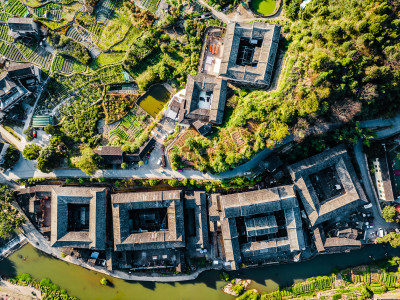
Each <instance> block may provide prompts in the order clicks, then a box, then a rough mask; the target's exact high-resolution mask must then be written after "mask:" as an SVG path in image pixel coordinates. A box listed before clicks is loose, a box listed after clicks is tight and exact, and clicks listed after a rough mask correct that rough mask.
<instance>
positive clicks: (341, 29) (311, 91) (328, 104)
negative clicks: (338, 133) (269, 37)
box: [173, 0, 400, 173]
mask: <svg viewBox="0 0 400 300" xmlns="http://www.w3.org/2000/svg"><path fill="white" fill-rule="evenodd" d="M285 2H286V1H285ZM300 2H301V1H300ZM285 5H286V8H287V10H286V15H287V17H288V19H284V20H281V21H280V23H281V25H282V30H283V34H284V36H285V39H286V40H285V41H284V42H281V47H282V48H283V47H285V46H287V53H286V57H285V63H284V68H283V74H281V80H280V86H279V89H278V90H276V91H271V92H267V91H253V92H245V91H240V92H237V93H236V95H235V96H234V97H233V98H232V99H230V100H229V101H228V104H227V106H228V109H227V111H226V112H225V119H226V120H225V123H224V124H223V125H222V126H221V127H220V128H217V132H214V134H212V135H211V136H210V137H208V138H204V137H200V136H196V137H194V138H193V139H191V140H189V142H187V143H185V145H183V146H181V147H175V149H174V151H173V162H174V163H175V165H179V161H180V160H182V159H184V160H185V159H186V160H191V161H193V162H194V163H195V166H196V167H197V168H198V169H200V170H201V171H211V172H215V173H220V172H224V171H227V170H228V169H229V168H232V167H235V166H237V165H239V164H240V163H243V162H244V161H245V160H247V159H249V158H251V157H252V155H254V153H256V152H258V151H259V150H261V149H263V148H265V147H270V146H273V145H275V144H276V143H277V142H281V141H282V140H283V139H284V138H285V137H286V136H288V135H289V134H293V133H294V134H296V136H297V137H299V138H300V139H301V137H303V136H305V134H306V133H307V130H308V128H309V127H310V126H314V125H319V124H325V123H331V122H343V123H345V122H349V121H352V120H358V119H366V118H377V117H388V116H392V115H394V114H396V113H397V112H398V109H399V107H400V105H399V104H400V101H399V94H400V86H399V82H400V36H399V34H400V19H399V14H400V5H399V1H397V0H394V1H378V0H365V1H358V0H313V1H311V2H310V3H309V4H307V6H306V8H305V9H300V8H299V1H297V0H292V1H287V2H286V4H285ZM285 43H286V45H285ZM237 136H240V139H239V140H240V141H244V143H242V142H241V143H238V139H237V138H236V137H237Z"/></svg>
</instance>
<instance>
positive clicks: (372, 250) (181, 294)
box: [0, 244, 400, 300]
mask: <svg viewBox="0 0 400 300" xmlns="http://www.w3.org/2000/svg"><path fill="white" fill-rule="evenodd" d="M386 252H388V256H389V257H390V256H395V255H400V250H396V249H393V248H390V247H387V246H382V245H373V246H367V247H364V248H363V249H361V250H358V251H353V252H351V253H344V254H331V255H320V256H318V257H316V258H314V259H312V260H309V261H303V262H298V263H289V264H282V265H273V266H268V267H260V268H255V269H245V270H241V271H240V272H232V273H231V276H232V277H240V278H246V279H247V278H249V279H252V280H253V283H252V286H251V287H252V288H257V289H258V290H260V291H273V290H276V289H277V288H278V287H279V286H281V287H283V286H286V285H290V284H292V283H293V282H296V281H300V280H302V279H305V278H307V277H312V276H317V275H323V274H330V273H331V272H332V270H333V268H334V267H338V268H345V267H348V266H356V265H360V264H364V263H368V262H370V261H371V258H370V256H372V257H374V258H375V259H383V258H385V253H386ZM23 272H25V273H29V274H31V275H32V276H33V277H35V278H39V279H41V278H44V277H47V278H50V279H51V280H52V281H53V282H54V283H56V284H58V285H59V286H60V287H61V288H65V289H66V290H67V291H68V292H69V294H70V295H73V296H76V297H78V298H79V299H81V300H92V299H93V300H97V299H99V300H100V299H121V300H125V299H135V300H142V299H143V300H152V299H164V300H182V299H190V300H200V299H201V300H204V299H205V300H213V299H221V300H223V299H233V297H231V296H228V295H225V294H224V293H222V292H221V288H222V287H223V285H224V282H221V281H220V280H219V277H218V274H219V272H218V271H209V272H205V273H203V274H201V275H200V276H199V278H198V279H196V280H194V281H189V282H182V283H153V282H128V281H125V280H121V279H115V278H111V277H109V276H105V277H106V278H107V279H109V280H110V281H111V283H112V286H101V285H100V283H99V281H100V278H102V277H104V275H103V274H101V273H97V272H93V271H89V270H86V269H84V268H82V267H79V266H76V265H73V264H70V263H66V262H64V261H61V260H58V259H55V258H52V257H51V256H48V255H46V254H44V253H42V252H40V251H38V250H36V249H35V248H34V247H32V246H31V245H30V244H28V245H26V246H24V247H23V248H22V249H20V250H18V251H17V252H15V253H14V254H12V255H11V256H10V257H8V258H7V259H4V260H3V261H1V262H0V274H2V275H7V276H15V275H16V274H21V273H23Z"/></svg>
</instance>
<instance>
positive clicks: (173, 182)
mask: <svg viewBox="0 0 400 300" xmlns="http://www.w3.org/2000/svg"><path fill="white" fill-rule="evenodd" d="M168 184H169V185H170V186H171V187H177V186H178V185H180V182H179V180H178V179H175V178H172V179H168Z"/></svg>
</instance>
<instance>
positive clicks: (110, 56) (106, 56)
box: [94, 53, 125, 67]
mask: <svg viewBox="0 0 400 300" xmlns="http://www.w3.org/2000/svg"><path fill="white" fill-rule="evenodd" d="M124 57H125V53H102V54H100V55H99V56H97V58H96V60H95V61H94V64H95V65H97V67H101V66H106V65H112V64H116V63H120V62H122V61H123V59H124Z"/></svg>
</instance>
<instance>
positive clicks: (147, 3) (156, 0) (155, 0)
mask: <svg viewBox="0 0 400 300" xmlns="http://www.w3.org/2000/svg"><path fill="white" fill-rule="evenodd" d="M141 4H142V5H143V6H144V7H145V8H147V9H148V10H149V11H151V12H152V13H155V11H156V10H157V8H158V5H159V4H160V0H141Z"/></svg>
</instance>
